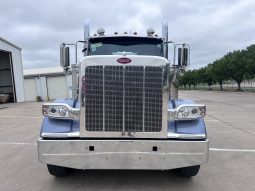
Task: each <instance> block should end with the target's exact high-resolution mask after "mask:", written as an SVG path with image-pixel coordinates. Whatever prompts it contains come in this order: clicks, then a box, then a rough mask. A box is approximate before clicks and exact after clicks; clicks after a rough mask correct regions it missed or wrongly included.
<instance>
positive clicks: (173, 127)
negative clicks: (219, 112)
mask: <svg viewBox="0 0 255 191" xmlns="http://www.w3.org/2000/svg"><path fill="white" fill-rule="evenodd" d="M194 103H195V102H194V101H192V100H188V99H178V100H171V101H169V104H168V107H170V108H171V109H172V108H176V107H178V106H180V105H182V104H194ZM168 132H172V133H178V134H205V135H207V132H206V126H205V122H204V118H199V119H196V120H188V121H170V122H169V123H168Z"/></svg>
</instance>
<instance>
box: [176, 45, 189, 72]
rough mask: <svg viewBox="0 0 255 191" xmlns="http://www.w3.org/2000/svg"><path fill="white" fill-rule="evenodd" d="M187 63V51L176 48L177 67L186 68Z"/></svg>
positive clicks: (183, 48)
mask: <svg viewBox="0 0 255 191" xmlns="http://www.w3.org/2000/svg"><path fill="white" fill-rule="evenodd" d="M188 63H189V49H188V48H185V47H182V48H178V66H180V67H187V66H188Z"/></svg>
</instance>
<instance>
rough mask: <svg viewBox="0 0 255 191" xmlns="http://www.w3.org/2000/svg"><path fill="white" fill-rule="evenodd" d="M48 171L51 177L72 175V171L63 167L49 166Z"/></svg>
mask: <svg viewBox="0 0 255 191" xmlns="http://www.w3.org/2000/svg"><path fill="white" fill-rule="evenodd" d="M47 167H48V171H49V173H50V174H51V175H53V176H56V177H63V176H68V175H69V174H70V169H69V168H66V167H62V166H56V165H51V164H47Z"/></svg>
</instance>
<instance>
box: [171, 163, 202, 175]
mask: <svg viewBox="0 0 255 191" xmlns="http://www.w3.org/2000/svg"><path fill="white" fill-rule="evenodd" d="M199 169H200V165H197V166H189V167H183V168H178V169H175V172H176V173H177V174H178V175H179V176H182V177H192V176H196V175H197V173H198V172H199Z"/></svg>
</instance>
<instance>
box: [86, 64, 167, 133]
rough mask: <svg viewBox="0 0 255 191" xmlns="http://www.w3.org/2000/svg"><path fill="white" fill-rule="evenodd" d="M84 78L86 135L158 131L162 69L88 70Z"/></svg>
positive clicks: (94, 67)
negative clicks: (96, 132) (91, 133)
mask: <svg viewBox="0 0 255 191" xmlns="http://www.w3.org/2000/svg"><path fill="white" fill-rule="evenodd" d="M85 77H86V92H85V104H86V111H85V113H86V114H85V115H86V116H85V128H86V130H87V131H106V132H122V133H123V134H125V133H126V132H128V133H133V132H134V133H135V132H159V131H161V129H162V99H163V98H162V86H163V69H162V68H161V67H156V66H108V65H107V66H88V67H86V69H85Z"/></svg>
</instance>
